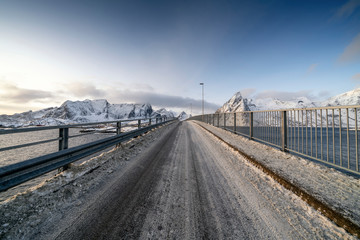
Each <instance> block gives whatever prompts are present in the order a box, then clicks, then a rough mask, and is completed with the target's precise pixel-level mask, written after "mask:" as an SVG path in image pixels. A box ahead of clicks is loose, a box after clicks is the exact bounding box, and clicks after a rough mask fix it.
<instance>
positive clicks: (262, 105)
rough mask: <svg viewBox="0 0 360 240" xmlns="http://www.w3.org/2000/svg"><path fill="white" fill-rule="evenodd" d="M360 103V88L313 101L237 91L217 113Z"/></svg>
mask: <svg viewBox="0 0 360 240" xmlns="http://www.w3.org/2000/svg"><path fill="white" fill-rule="evenodd" d="M349 105H350V106H351V105H360V88H358V89H355V90H352V91H349V92H345V93H342V94H339V95H337V96H334V97H331V98H329V99H328V100H326V101H322V102H313V101H311V100H310V99H308V98H307V97H299V98H295V99H293V100H289V101H282V100H279V99H276V98H262V99H255V100H254V99H251V98H249V99H248V98H243V97H242V96H241V93H240V92H237V93H235V94H234V95H233V96H232V97H231V98H230V99H229V100H228V101H227V102H226V103H224V105H223V106H222V107H221V108H219V109H218V110H217V111H216V113H228V112H241V111H259V110H260V111H261V110H276V109H292V108H315V107H328V106H349Z"/></svg>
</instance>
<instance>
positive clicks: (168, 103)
mask: <svg viewBox="0 0 360 240" xmlns="http://www.w3.org/2000/svg"><path fill="white" fill-rule="evenodd" d="M107 93H108V97H109V101H111V102H112V103H124V102H128V103H150V104H151V105H152V106H154V107H157V108H163V107H164V108H168V109H172V108H176V109H184V110H186V109H188V108H189V107H190V105H192V108H193V110H194V111H199V110H200V109H201V106H202V105H201V102H202V101H201V100H200V99H193V98H188V97H182V96H173V95H167V94H159V93H154V92H146V91H133V90H129V89H125V90H119V89H108V90H107ZM204 105H205V110H206V111H212V112H214V111H215V110H217V109H218V108H219V107H220V106H219V105H218V104H214V103H210V102H207V101H205V103H204Z"/></svg>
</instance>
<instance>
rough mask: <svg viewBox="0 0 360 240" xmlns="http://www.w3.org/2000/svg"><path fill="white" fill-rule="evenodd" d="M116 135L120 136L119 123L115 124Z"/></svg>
mask: <svg viewBox="0 0 360 240" xmlns="http://www.w3.org/2000/svg"><path fill="white" fill-rule="evenodd" d="M116 134H117V135H119V134H121V122H117V123H116Z"/></svg>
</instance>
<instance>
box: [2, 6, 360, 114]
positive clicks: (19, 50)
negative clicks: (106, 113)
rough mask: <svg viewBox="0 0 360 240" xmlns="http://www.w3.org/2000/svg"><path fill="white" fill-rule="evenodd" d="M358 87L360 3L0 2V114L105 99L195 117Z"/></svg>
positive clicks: (337, 92)
mask: <svg viewBox="0 0 360 240" xmlns="http://www.w3.org/2000/svg"><path fill="white" fill-rule="evenodd" d="M200 82H204V83H205V99H206V106H207V109H206V111H207V112H211V111H214V110H215V109H216V108H217V107H218V106H219V105H221V104H223V103H224V102H225V101H227V100H228V99H229V98H230V97H231V96H232V95H233V94H234V93H235V92H237V91H241V92H242V94H243V95H245V96H248V97H254V98H263V97H276V98H279V99H283V100H289V99H291V98H294V97H297V96H307V97H309V98H311V99H313V100H314V101H317V100H322V99H325V98H327V97H330V96H333V95H336V94H340V93H343V92H346V91H349V90H352V89H354V88H357V87H359V86H360V0H351V1H340V0H337V1H331V0H327V1H269V0H268V1H256V0H253V1H136V0H128V1H67V0H65V1H33V0H27V1H7V0H0V85H1V86H0V114H2V113H7V114H11V113H15V112H22V111H26V110H30V109H32V110H36V109H41V108H44V107H51V106H59V105H60V104H61V103H62V102H63V101H65V100H67V99H70V100H84V99H86V98H88V99H98V98H105V99H108V101H109V102H111V103H120V102H137V103H141V102H150V103H151V104H152V105H154V106H155V107H167V108H169V109H175V110H185V111H189V108H190V104H192V105H193V111H194V113H196V112H197V111H199V110H200V106H201V101H200V98H201V88H200V85H199V83H200Z"/></svg>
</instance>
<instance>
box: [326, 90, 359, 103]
mask: <svg viewBox="0 0 360 240" xmlns="http://www.w3.org/2000/svg"><path fill="white" fill-rule="evenodd" d="M351 105H360V88H357V89H354V90H352V91H348V92H345V93H342V94H339V95H336V96H334V97H331V98H329V99H328V100H326V101H323V102H321V106H323V107H325V106H351Z"/></svg>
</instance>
